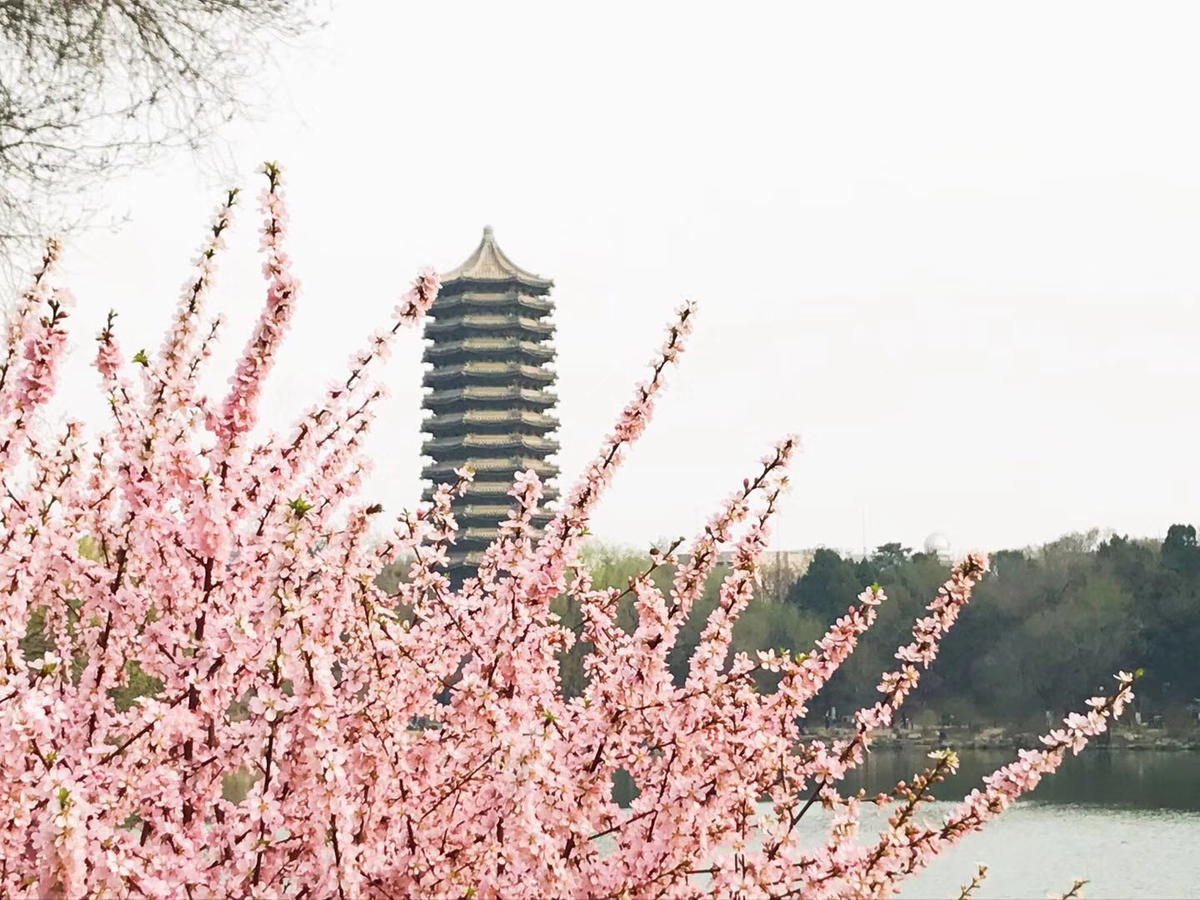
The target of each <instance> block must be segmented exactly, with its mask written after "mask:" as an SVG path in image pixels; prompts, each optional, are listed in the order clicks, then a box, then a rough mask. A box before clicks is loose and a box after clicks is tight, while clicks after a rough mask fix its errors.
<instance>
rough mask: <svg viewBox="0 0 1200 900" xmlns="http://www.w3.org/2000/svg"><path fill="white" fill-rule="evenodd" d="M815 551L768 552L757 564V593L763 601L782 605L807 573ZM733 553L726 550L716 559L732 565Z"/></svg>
mask: <svg viewBox="0 0 1200 900" xmlns="http://www.w3.org/2000/svg"><path fill="white" fill-rule="evenodd" d="M814 553H816V550H768V551H766V552H765V553H764V554H763V556H762V560H761V561H760V562H759V564H758V575H759V578H760V580H761V588H760V589H759V591H758V592H757V594H758V596H759V597H760V598H761V599H763V600H768V601H771V602H774V603H782V602H783V601H784V600H785V599H786V598H787V593H788V591H789V590H790V589H791V587H792V585H793V584H795V583H796V582H797V581H799V580H800V578H801V577H802V576H803V575H804V573H805V572H807V571H808V567H809V565H810V564H811V563H812V559H813V554H814ZM733 557H734V552H733V551H732V550H726V551H725V552H724V553H722V554H720V556H719V557H718V559H719V560H720V561H721V562H722V563H723V564H725V565H731V564H732V563H733Z"/></svg>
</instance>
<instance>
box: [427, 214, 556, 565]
mask: <svg viewBox="0 0 1200 900" xmlns="http://www.w3.org/2000/svg"><path fill="white" fill-rule="evenodd" d="M441 281H442V289H441V292H440V293H439V294H438V298H437V300H436V301H435V303H434V304H433V308H432V309H431V310H430V313H429V320H427V323H426V326H425V337H426V338H427V339H428V340H429V343H428V346H427V347H426V349H425V356H424V359H425V362H427V363H430V364H431V365H432V368H430V369H429V370H428V371H427V372H426V373H425V378H424V385H425V387H426V388H428V389H429V392H428V393H427V395H426V397H425V401H424V406H425V409H426V410H427V411H428V415H427V417H426V419H425V424H424V431H425V432H426V433H427V434H428V435H429V439H428V440H426V441H425V443H424V444H423V445H422V452H423V453H424V455H425V456H428V457H430V458H431V459H432V462H431V463H430V464H429V465H428V466H426V467H425V469H424V470H423V471H422V473H421V474H422V477H423V478H426V479H428V480H429V481H431V482H432V483H433V484H440V483H444V482H452V481H454V479H455V475H454V469H456V468H459V467H462V466H464V465H468V464H469V465H470V466H471V467H472V468H473V469H474V470H475V482H474V484H472V485H471V486H470V488H469V489H468V491H467V494H466V496H465V497H463V498H462V500H461V501H459V504H460V505H457V506H456V507H455V512H456V515H457V518H458V524H459V529H460V530H459V539H458V543H456V544H455V545H454V547H453V548H452V549H451V553H450V567H449V574H450V575H451V577H452V578H453V579H455V580H458V581H461V579H462V578H463V577H466V576H467V575H469V574H470V573H471V572H472V570H473V569H474V568H475V567H476V566H477V565H478V564H479V561H480V559H482V557H483V551H484V549H486V548H487V546H488V545H489V544H490V543H491V542H492V541H493V539H494V538H495V537H496V534H497V526H498V525H499V523H500V522H501V520H503V519H504V518H506V516H507V514H508V510H509V509H510V508H511V505H512V503H511V500H512V498H511V497H509V496H507V494H508V490H509V488H511V487H512V482H513V476H514V475H515V474H516V473H517V472H518V471H524V470H526V469H532V470H533V471H535V472H537V473H538V475H539V476H540V477H541V479H542V480H543V482H545V481H549V480H550V479H553V478H557V476H558V468H557V466H555V465H554V464H552V463H550V462H548V457H550V456H551V455H552V454H554V453H557V452H558V442H557V441H555V440H554V439H553V438H552V437H550V436H549V435H550V434H551V432H553V431H555V430H556V429H557V428H558V419H557V418H555V417H554V415H553V407H554V404H555V402H556V400H557V397H556V396H555V394H554V393H553V392H552V391H551V390H550V387H551V385H553V384H554V381H555V374H554V372H553V371H551V370H550V369H549V368H548V367H547V364H548V363H549V362H550V361H551V360H552V359H554V348H553V346H552V344H551V340H552V337H553V335H554V325H553V323H552V322H550V320H549V316H550V314H551V312H552V311H553V310H554V303H553V301H552V300H550V298H549V296H548V295H549V293H550V290H551V288H552V287H553V286H554V282H552V281H551V280H550V279H548V278H542V277H540V276H538V275H534V274H532V273H531V272H527V271H525V270H524V269H522V268H520V267H519V266H517V265H516V264H515V263H513V262H512V260H510V259H509V258H508V257H507V256H505V254H504V252H503V251H502V250H501V249H500V247H499V246H498V245H497V244H496V238H495V235H494V234H493V233H492V229H491V228H490V227H488V228H485V229H484V230H483V239H482V240H481V241H480V243H479V246H478V247H476V248H475V252H474V253H472V254H471V256H470V257H469V258H468V259H467V260H466V262H464V263H463V264H462V265H460V266H459V267H458V268H456V269H454V270H452V271H450V272H447V273H446V274H445V275H442V276H441ZM432 493H433V488H432V485H431V486H430V487H428V488H427V489H426V491H425V498H426V499H429V498H430V497H431V496H432ZM554 497H555V494H554V491H553V489H551V488H547V492H546V499H547V500H552V499H554ZM549 520H550V513H548V512H545V511H543V512H541V513H539V515H538V516H537V517H536V518H535V520H534V521H535V524H536V525H537V526H539V527H544V526H545V524H546V522H548V521H549Z"/></svg>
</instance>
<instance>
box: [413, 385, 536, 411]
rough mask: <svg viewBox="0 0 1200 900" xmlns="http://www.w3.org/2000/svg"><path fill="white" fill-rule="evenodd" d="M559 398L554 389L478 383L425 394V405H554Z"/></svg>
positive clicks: (433, 406)
mask: <svg viewBox="0 0 1200 900" xmlns="http://www.w3.org/2000/svg"><path fill="white" fill-rule="evenodd" d="M557 399H558V398H557V397H556V396H555V394H554V393H553V392H552V391H547V390H542V389H540V388H526V387H520V386H517V387H511V386H504V387H501V386H499V385H491V384H477V385H467V386H465V387H459V388H446V389H444V390H440V391H433V392H432V393H430V394H427V395H426V396H425V407H426V408H427V409H431V410H432V409H437V408H438V407H445V406H454V405H456V404H463V403H512V402H521V403H528V404H530V405H532V406H553V405H554V403H555V401H556V400H557Z"/></svg>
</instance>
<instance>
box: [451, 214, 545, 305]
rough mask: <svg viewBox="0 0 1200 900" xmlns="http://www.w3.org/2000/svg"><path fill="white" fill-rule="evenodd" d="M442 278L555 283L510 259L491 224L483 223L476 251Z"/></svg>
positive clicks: (534, 284)
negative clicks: (528, 270)
mask: <svg viewBox="0 0 1200 900" xmlns="http://www.w3.org/2000/svg"><path fill="white" fill-rule="evenodd" d="M441 281H442V286H443V287H446V286H447V285H451V284H454V283H455V282H459V281H484V282H488V281H491V282H504V281H517V282H520V283H521V284H525V285H528V286H530V287H535V288H541V289H543V290H549V289H550V288H551V287H553V286H554V282H553V281H551V280H550V279H549V278H542V277H541V276H540V275H534V274H533V273H532V272H527V271H525V270H524V269H522V268H521V267H520V266H518V265H517V264H516V263H514V262H513V261H512V260H511V259H509V258H508V256H506V255H505V253H504V251H503V250H501V249H500V245H499V244H497V243H496V236H495V234H493V233H492V226H491V225H487V226H485V227H484V229H483V239H482V240H480V242H479V246H478V247H476V248H475V252H474V253H472V254H471V255H470V256H469V257H467V259H466V261H465V262H464V263H463V264H462V265H460V266H458V268H455V269H451V270H450V271H449V272H447V273H445V274H444V275H442V276H441Z"/></svg>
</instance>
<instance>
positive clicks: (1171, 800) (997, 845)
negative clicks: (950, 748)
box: [801, 749, 1200, 900]
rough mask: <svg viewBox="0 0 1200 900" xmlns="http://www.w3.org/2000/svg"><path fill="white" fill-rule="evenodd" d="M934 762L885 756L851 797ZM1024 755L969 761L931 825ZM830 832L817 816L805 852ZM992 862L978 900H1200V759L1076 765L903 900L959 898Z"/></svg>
mask: <svg viewBox="0 0 1200 900" xmlns="http://www.w3.org/2000/svg"><path fill="white" fill-rule="evenodd" d="M924 753H925V751H922V750H918V749H900V750H879V751H877V752H875V753H872V754H871V755H870V757H869V758H868V763H867V766H866V767H865V769H864V771H863V772H861V773H860V774H859V775H858V777H857V779H856V780H854V781H851V780H850V779H847V783H846V786H847V788H848V789H853V790H856V789H857V788H858V787H866V788H867V790H868V791H869V792H877V791H879V790H885V789H887V788H889V787H891V786H892V785H894V784H895V783H896V781H897V780H899V779H900V778H905V779H908V778H910V777H911V775H912V774H913V773H914V772H916V771H919V770H920V769H923V768H925V766H926V765H927V760H926V759H925V755H924ZM1014 755H1015V754H1014V753H1011V752H1007V751H990V750H968V751H964V752H962V753H960V757H961V760H962V770H961V771H960V772H959V774H958V775H956V776H955V777H954V778H953V779H951V780H948V781H947V782H946V783H945V784H943V785H940V786H939V790H936V791H935V792H934V793H935V795H936V796H937V797H938V799H939V801H941V802H938V803H934V804H930V805H929V806H927V807H926V808H925V809H926V812H925V817H926V818H927V819H933V818H936V817H937V816H940V815H944V814H945V813H946V812H947V811H948V810H950V809H951V808H952V806H953V805H954V803H953V801H954V800H956V799H958V798H961V797H962V796H963V795H964V794H966V793H967V792H968V791H970V789H971V788H972V787H975V786H977V785H978V784H979V779H980V778H981V777H982V776H983V775H985V774H987V773H989V772H991V771H993V770H994V769H996V768H998V767H999V766H1001V765H1004V764H1005V763H1006V762H1009V761H1011V759H1012V758H1013V756H1014ZM813 812H817V810H816V809H814V810H813ZM872 812H873V808H872ZM810 815H811V813H810ZM825 821H827V820H826V819H825V818H824V816H823V815H822V816H819V817H816V818H813V819H812V820H811V821H810V820H809V819H808V818H807V817H806V820H805V821H804V822H802V823H801V824H802V825H803V826H806V828H805V832H806V837H807V838H808V840H806V841H805V843H815V842H816V841H817V840H819V835H820V833H821V831H822V825H823V824H824V822H825ZM865 833H866V832H865V830H864V834H865ZM981 862H982V863H985V864H987V866H988V879H987V881H985V882H984V885H983V887H982V889H980V891H979V892H978V893H977V894H976V895H975V896H976V897H977V898H980V900H986V898H994V900H998V898H1044V897H1047V896H1049V895H1050V894H1061V893H1064V892H1065V891H1067V890H1068V889H1069V888H1070V887H1071V883H1072V881H1073V880H1074V879H1076V878H1086V879H1088V885H1087V887H1085V888H1084V896H1085V897H1087V898H1089V900H1099V898H1129V897H1147V898H1174V897H1180V898H1200V753H1194V752H1179V753H1171V752H1155V751H1095V752H1085V753H1084V754H1082V755H1080V756H1078V757H1069V758H1068V759H1067V762H1066V763H1065V764H1064V766H1063V768H1062V770H1060V771H1059V772H1058V773H1056V774H1055V775H1053V776H1051V777H1049V778H1046V779H1044V780H1043V781H1042V783H1041V784H1040V785H1039V786H1038V789H1037V790H1036V791H1035V792H1034V793H1033V794H1032V795H1031V796H1030V798H1029V799H1025V800H1022V801H1019V802H1018V803H1016V804H1015V805H1014V806H1013V807H1012V808H1011V809H1009V811H1008V812H1006V813H1005V814H1004V815H1003V816H1001V817H1000V818H999V819H997V820H994V821H993V822H992V823H991V824H990V825H988V827H987V828H986V829H985V830H984V831H982V832H980V833H979V834H975V835H972V836H970V837H968V838H966V839H965V840H964V841H963V842H962V843H961V844H959V845H958V846H956V847H954V848H952V849H951V850H949V851H948V852H946V853H945V854H943V855H942V856H941V857H939V858H938V859H937V860H936V861H935V862H934V863H933V865H931V866H930V867H929V869H928V870H926V871H925V872H924V873H922V874H921V876H920V877H918V878H915V879H913V880H912V881H910V882H908V884H907V885H906V887H905V889H904V891H903V893H902V894H901V896H903V897H906V898H924V897H949V898H956V897H957V896H958V893H959V889H960V887H961V886H962V885H963V884H965V883H967V882H969V881H970V880H971V877H972V876H973V875H974V873H975V869H976V864H977V863H981Z"/></svg>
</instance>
